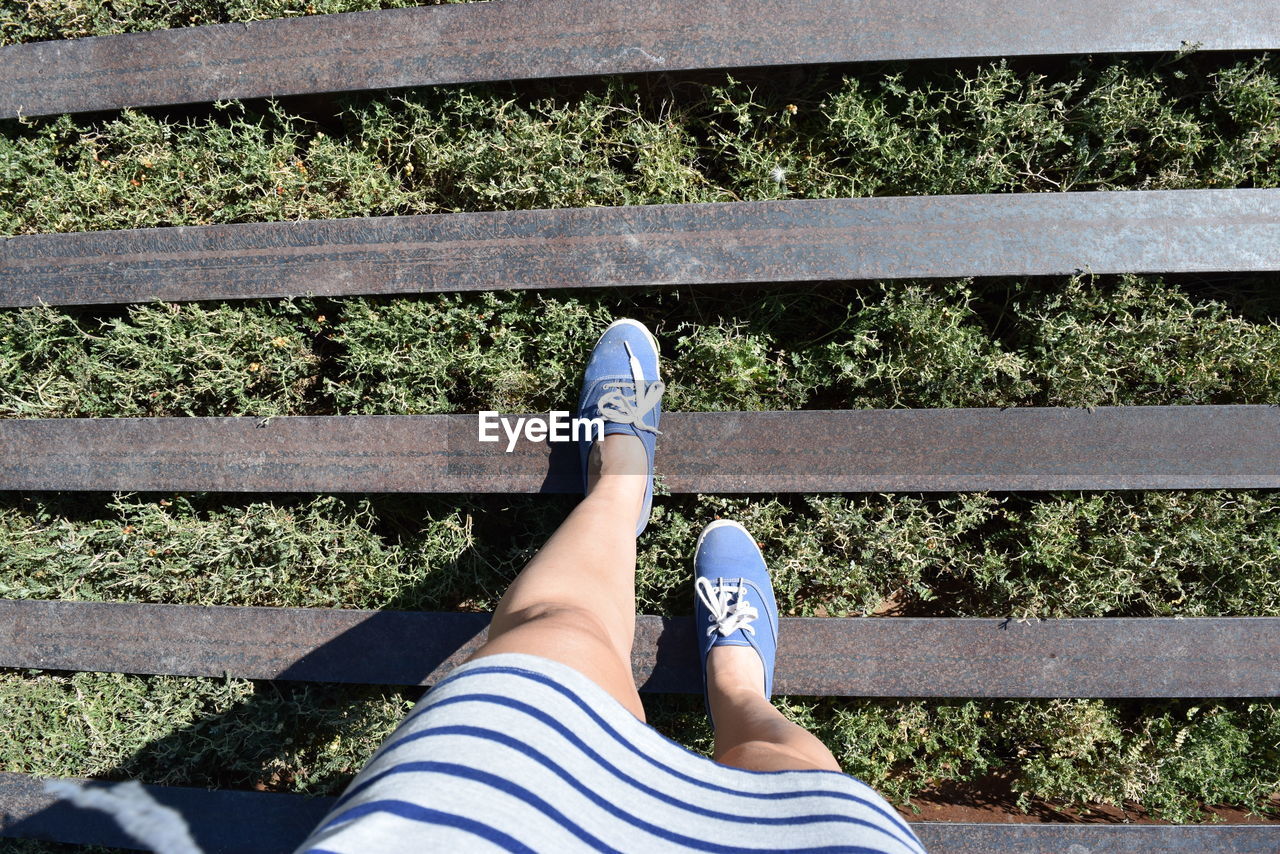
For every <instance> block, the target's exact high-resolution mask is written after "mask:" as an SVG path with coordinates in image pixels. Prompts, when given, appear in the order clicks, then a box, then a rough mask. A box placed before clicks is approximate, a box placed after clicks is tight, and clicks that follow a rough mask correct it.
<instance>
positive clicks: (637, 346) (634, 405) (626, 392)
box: [578, 318, 666, 536]
mask: <svg viewBox="0 0 1280 854" xmlns="http://www.w3.org/2000/svg"><path fill="white" fill-rule="evenodd" d="M665 390H666V386H665V385H663V383H662V382H661V381H660V380H659V379H658V342H657V340H656V339H655V338H654V337H653V333H651V332H650V331H649V330H648V329H646V328H645V325H644V324H643V323H641V322H640V321H638V320H629V319H625V318H624V319H622V320H615V321H614V322H613V323H611V324H610V325H609V328H608V329H606V330H605V331H604V334H603V335H601V336H600V340H599V341H597V342H596V346H595V349H594V350H592V351H591V359H590V360H589V361H588V362H587V370H586V375H585V376H584V377H583V380H582V396H581V397H579V398H578V417H579V418H603V419H604V422H605V425H604V435H606V436H612V435H614V434H617V433H626V434H628V435H631V436H635V437H636V438H638V439H639V440H640V441H641V442H642V443H643V444H644V449H645V453H646V454H648V457H649V471H648V475H649V482H648V484H647V485H646V486H645V490H644V506H643V507H642V508H641V510H640V522H639V525H638V526H637V528H636V536H640V533H641V532H642V531H644V529H645V526H646V525H647V524H648V523H649V511H650V510H651V508H652V507H653V452H654V447H655V445H656V444H657V440H658V421H659V419H661V417H662V393H663V392H664V391H665ZM593 444H594V442H590V441H586V442H582V443H581V445H580V446H579V453H580V459H581V461H582V491H583V492H586V491H587V473H588V470H587V460H588V458H589V457H590V455H591V447H592V445H593ZM636 473H637V474H640V473H641V472H636Z"/></svg>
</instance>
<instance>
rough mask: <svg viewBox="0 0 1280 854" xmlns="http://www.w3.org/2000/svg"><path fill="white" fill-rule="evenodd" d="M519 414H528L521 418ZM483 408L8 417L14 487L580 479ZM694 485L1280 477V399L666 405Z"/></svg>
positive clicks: (746, 488) (568, 459)
mask: <svg viewBox="0 0 1280 854" xmlns="http://www.w3.org/2000/svg"><path fill="white" fill-rule="evenodd" d="M512 417H515V416H512ZM477 426H478V419H477V417H476V416H475V415H422V416H297V417H287V418H271V419H256V418H154V419H147V418H101V419H93V418H89V419H75V418H63V419H3V420H0V489H4V490H73V491H76V490H93V491H114V490H127V491H169V490H183V491H188V490H190V491H215V492H410V493H412V492H440V493H469V492H485V493H530V492H543V493H575V492H578V491H579V490H580V488H581V487H580V483H581V481H580V478H579V474H578V461H577V452H576V449H575V447H574V446H573V445H571V444H568V443H563V442H561V443H555V444H549V443H545V442H543V443H533V442H528V441H520V442H519V443H518V444H517V445H516V447H515V449H514V450H513V451H512V452H511V453H507V452H506V451H505V446H506V443H505V442H504V441H499V442H496V443H481V442H479V441H477ZM663 431H664V435H663V437H662V440H661V441H660V442H659V443H658V458H657V469H658V471H659V473H661V474H662V475H663V477H664V480H665V483H666V485H667V487H668V488H669V489H670V490H671V491H672V492H676V493H688V492H724V493H743V492H774V493H776V492H867V491H869V492H881V491H898V492H904V491H905V492H917V491H956V490H1004V491H1020V490H1053V489H1195V488H1232V487H1234V488H1274V487H1280V407H1275V406H1145V407H1144V406H1139V407H1100V408H1097V409H1094V410H1087V409H1056V408H1031V407H1027V408H1012V409H892V410H841V411H796V412H701V413H669V414H667V415H664V420H663Z"/></svg>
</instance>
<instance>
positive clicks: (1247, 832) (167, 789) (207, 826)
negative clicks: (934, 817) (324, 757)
mask: <svg viewBox="0 0 1280 854" xmlns="http://www.w3.org/2000/svg"><path fill="white" fill-rule="evenodd" d="M76 782H86V781H83V780H77V781H76ZM90 785H94V784H93V783H90ZM145 788H146V791H147V793H148V794H150V795H151V796H152V797H153V798H155V800H156V801H158V802H159V803H161V804H163V805H165V806H167V807H171V808H173V809H175V810H177V811H178V812H179V813H180V814H181V815H182V817H183V818H184V819H186V821H187V823H188V825H189V826H190V828H191V833H192V837H193V838H194V839H195V841H196V843H197V844H198V845H199V846H200V847H201V848H202V849H203V850H204V851H207V852H210V854H214V852H217V854H285V852H287V851H290V850H292V849H293V848H294V847H295V846H297V845H298V844H299V843H301V842H302V840H303V839H304V838H305V837H306V835H307V834H308V833H309V832H310V831H311V829H312V828H313V827H315V826H316V825H317V824H319V823H320V819H321V818H323V817H324V815H325V814H326V813H327V812H328V810H329V808H330V807H331V806H332V804H333V801H334V799H333V798H306V797H303V796H300V795H291V794H281V793H277V792H244V791H226V790H214V791H209V790H207V789H193V788H184V787H179V786H151V785H149V786H146V787H145ZM228 816H235V819H236V820H235V821H228V820H227V817H228ZM911 826H912V829H914V830H915V832H916V834H917V835H919V836H920V839H921V841H923V842H924V844H925V846H926V847H927V848H928V850H929V851H930V852H932V854H1007V852H1009V851H1018V852H1019V854H1063V852H1068V854H1074V852H1088V854H1152V852H1161V854H1275V851H1276V849H1277V847H1278V846H1280V825H1275V824H1222V825H1151V824H1148V825H1108V824H1030V823H1028V824H1006V823H999V824H997V823H994V822H993V823H991V824H979V823H972V822H963V823H962V822H955V823H951V822H912V823H911ZM0 837H8V838H28V839H43V840H47V841H51V842H70V843H73V844H79V845H113V846H119V847H130V848H132V847H137V846H136V843H132V842H131V841H130V840H129V839H128V837H126V836H124V835H123V834H122V833H121V831H120V830H119V828H117V827H116V825H115V823H114V822H113V821H112V820H111V819H109V818H107V817H106V816H105V815H104V814H103V813H100V812H97V811H90V810H79V809H76V808H74V807H69V806H67V805H65V804H59V803H57V802H56V800H55V799H54V798H53V797H52V796H51V795H48V794H46V793H45V792H44V791H43V787H42V781H41V780H40V779H38V778H35V777H32V776H29V775H26V774H13V773H7V772H0Z"/></svg>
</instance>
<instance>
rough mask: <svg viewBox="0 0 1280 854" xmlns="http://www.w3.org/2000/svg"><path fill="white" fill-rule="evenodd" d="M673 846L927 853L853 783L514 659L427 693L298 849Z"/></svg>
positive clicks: (498, 658)
mask: <svg viewBox="0 0 1280 854" xmlns="http://www.w3.org/2000/svg"><path fill="white" fill-rule="evenodd" d="M672 850H683V851H706V852H729V851H784V852H802V851H803V852H819V851H822V852H851V854H855V852H856V854H923V853H924V848H923V846H922V845H921V844H920V841H919V840H918V839H917V838H916V836H915V834H914V833H912V832H911V829H910V828H909V827H908V826H907V824H906V823H905V822H904V821H903V820H902V819H901V817H900V816H899V815H898V814H897V812H896V811H895V810H894V809H893V808H892V807H891V806H890V805H889V804H888V803H886V802H885V800H884V799H883V798H881V797H880V796H879V795H878V794H877V793H876V792H875V791H874V790H873V789H871V788H870V787H869V786H867V785H866V784H865V783H863V782H861V781H859V780H855V779H854V778H852V777H848V776H846V775H844V774H839V773H836V772H832V771H778V772H755V771H744V770H741V769H738V768H730V767H728V766H725V765H720V764H718V763H716V762H713V761H711V760H710V759H708V758H706V757H705V756H700V755H698V754H695V753H692V752H690V751H688V750H686V749H685V748H683V747H681V746H680V745H678V744H676V743H675V742H673V741H671V740H670V739H668V738H666V737H664V736H663V735H661V734H660V733H658V732H657V731H656V730H654V729H652V728H651V727H649V726H647V725H646V724H644V723H642V722H641V721H639V720H638V719H636V718H635V717H634V716H633V715H631V714H630V713H629V712H627V710H626V709H624V708H623V707H622V705H621V704H619V703H618V702H617V701H616V700H614V699H613V698H612V697H610V696H609V695H608V694H607V693H605V691H604V690H603V689H601V688H600V687H599V686H597V685H596V684H595V683H594V682H591V681H590V680H589V679H587V678H586V677H585V676H583V675H582V674H580V673H578V672H577V671H576V670H573V669H572V668H570V667H567V666H565V665H563V664H559V663H557V662H554V661H550V660H548V659H545V658H539V657H535V656H529V655H516V654H507V655H495V656H489V657H486V658H482V659H478V660H476V661H473V662H470V663H469V664H465V665H463V666H462V667H460V668H458V669H457V670H456V671H454V672H453V673H452V674H451V675H450V676H449V677H448V678H447V679H445V680H444V681H442V682H441V683H440V684H439V685H437V686H436V687H435V688H434V689H433V690H432V691H430V692H429V693H428V694H427V695H426V697H424V698H423V700H422V701H421V702H420V703H419V704H418V705H417V707H416V708H415V709H414V711H413V712H412V713H411V714H410V715H409V716H408V717H407V718H406V719H405V721H404V722H403V723H402V724H401V726H400V727H399V728H398V729H397V730H396V731H395V732H394V733H393V734H392V735H391V736H390V738H388V739H387V741H386V743H385V744H384V745H383V746H382V747H381V748H380V749H379V750H378V752H377V753H376V754H375V755H374V757H373V759H372V760H370V762H369V764H368V765H367V766H365V768H364V770H363V771H361V772H360V774H359V775H358V776H357V777H356V778H355V780H353V781H352V783H351V786H350V787H349V788H348V789H347V791H346V793H345V794H344V795H343V796H342V797H341V798H340V799H339V800H338V801H337V803H336V804H335V805H334V808H333V810H332V811H331V812H330V813H329V815H328V816H326V817H325V819H324V821H322V822H321V824H320V827H319V828H317V829H316V831H315V832H314V833H313V834H312V835H311V837H310V838H309V839H308V840H307V841H306V842H305V843H303V845H302V847H301V848H300V849H299V851H300V852H310V854H326V853H327V852H332V854H383V852H401V851H404V852H409V851H412V852H435V851H450V852H471V851H520V852H525V851H529V852H535V851H537V852H544V851H545V852H573V851H592V852H597V851H637V852H641V851H642V852H651V851H672Z"/></svg>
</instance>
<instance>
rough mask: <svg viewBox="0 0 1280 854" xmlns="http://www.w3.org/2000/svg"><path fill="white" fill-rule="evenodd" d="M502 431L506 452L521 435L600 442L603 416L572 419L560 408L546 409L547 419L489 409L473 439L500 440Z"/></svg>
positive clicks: (538, 439)
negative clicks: (500, 413) (506, 413)
mask: <svg viewBox="0 0 1280 854" xmlns="http://www.w3.org/2000/svg"><path fill="white" fill-rule="evenodd" d="M500 431H501V432H500ZM501 434H506V437H507V453H508V454H509V453H511V452H512V451H514V450H515V449H516V443H517V442H519V441H520V437H521V436H523V437H524V438H525V439H526V440H528V441H530V442H581V441H588V442H599V441H601V440H603V439H604V419H603V418H573V417H570V415H569V413H568V412H566V411H561V410H553V411H551V412H548V413H547V417H546V418H543V417H541V416H539V415H530V416H527V417H526V416H503V415H499V414H498V413H497V412H495V411H494V410H488V409H487V410H485V411H483V412H481V413H480V420H479V421H478V422H477V426H476V438H477V439H478V440H479V441H481V442H501V441H502V435H501Z"/></svg>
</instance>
